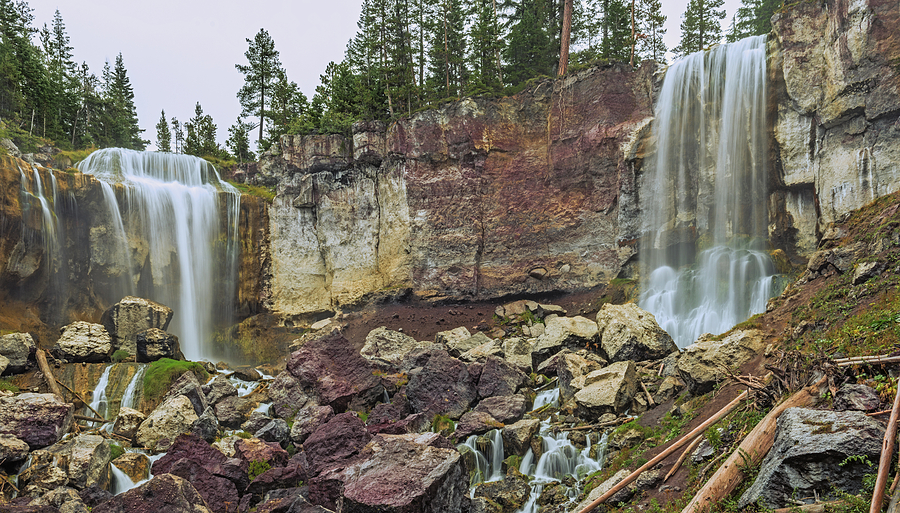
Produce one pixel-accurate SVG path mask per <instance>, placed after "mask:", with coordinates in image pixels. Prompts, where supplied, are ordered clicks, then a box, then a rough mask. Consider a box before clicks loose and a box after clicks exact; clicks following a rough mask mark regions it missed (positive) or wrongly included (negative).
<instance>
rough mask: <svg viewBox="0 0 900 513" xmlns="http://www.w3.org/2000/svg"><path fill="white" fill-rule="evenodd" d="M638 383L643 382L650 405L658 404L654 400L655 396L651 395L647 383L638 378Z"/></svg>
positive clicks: (642, 385) (642, 386)
mask: <svg viewBox="0 0 900 513" xmlns="http://www.w3.org/2000/svg"><path fill="white" fill-rule="evenodd" d="M638 383H640V384H641V388H642V389H644V393H645V394H647V402H648V403H650V406H656V403H655V402H654V401H653V396H652V395H650V391H648V390H647V385H645V384H644V382H643V381H641V380H638Z"/></svg>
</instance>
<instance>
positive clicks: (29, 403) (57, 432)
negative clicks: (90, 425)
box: [0, 392, 75, 450]
mask: <svg viewBox="0 0 900 513" xmlns="http://www.w3.org/2000/svg"><path fill="white" fill-rule="evenodd" d="M74 414H75V406H74V405H72V404H71V403H64V402H62V400H60V399H59V398H58V397H56V396H55V395H53V394H34V393H30V392H29V393H24V394H19V395H16V396H12V397H3V396H0V434H8V435H13V436H15V437H16V438H18V439H20V440H22V441H23V442H25V443H27V444H28V446H29V447H31V449H32V450H34V449H40V448H42V447H47V446H48V445H53V444H55V443H56V442H58V441H59V440H60V439H62V437H63V435H65V434H66V433H68V432H69V428H70V427H72V421H73V415H74Z"/></svg>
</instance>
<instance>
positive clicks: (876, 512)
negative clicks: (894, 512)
mask: <svg viewBox="0 0 900 513" xmlns="http://www.w3.org/2000/svg"><path fill="white" fill-rule="evenodd" d="M898 416H900V382H898V387H897V392H896V393H895V394H894V408H893V411H892V412H891V418H890V420H888V425H887V429H886V430H885V431H884V440H883V441H882V443H881V460H880V461H879V462H878V477H877V478H876V479H875V491H874V492H873V493H872V506H871V507H870V508H869V513H880V512H881V505H882V504H884V488H885V486H887V480H888V475H889V474H890V472H891V458H893V456H894V439H895V438H896V436H897V417H898Z"/></svg>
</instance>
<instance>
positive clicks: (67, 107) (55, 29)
mask: <svg viewBox="0 0 900 513" xmlns="http://www.w3.org/2000/svg"><path fill="white" fill-rule="evenodd" d="M41 43H42V46H43V48H44V57H45V59H46V62H47V78H48V91H47V101H48V103H47V104H46V105H44V108H43V109H41V110H42V111H43V114H44V120H43V124H44V134H45V135H46V136H49V137H52V138H54V139H57V140H58V141H60V142H63V141H64V142H68V141H67V140H68V137H67V135H69V134H71V129H72V126H73V125H74V117H75V116H76V115H77V106H78V98H77V90H78V78H77V71H76V66H75V63H74V62H73V61H72V50H73V48H72V46H70V43H69V36H68V34H66V26H65V23H63V19H62V15H61V14H60V13H59V10H58V9H57V10H56V12H55V13H54V15H53V24H52V29H50V28H48V27H47V25H46V24H45V25H44V28H43V29H42V30H41ZM58 144H59V143H58Z"/></svg>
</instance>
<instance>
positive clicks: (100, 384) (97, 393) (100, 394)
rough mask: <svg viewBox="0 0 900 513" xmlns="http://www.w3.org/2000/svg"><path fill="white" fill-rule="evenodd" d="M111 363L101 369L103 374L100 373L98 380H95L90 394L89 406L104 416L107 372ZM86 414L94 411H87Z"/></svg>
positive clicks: (106, 407)
mask: <svg viewBox="0 0 900 513" xmlns="http://www.w3.org/2000/svg"><path fill="white" fill-rule="evenodd" d="M112 368H113V365H107V366H106V368H105V369H103V374H101V375H100V380H99V381H97V386H95V387H94V393H93V394H92V396H91V408H93V409H94V410H96V411H97V413H99V414H100V415H102V416H104V418H105V417H106V413H107V409H108V404H107V400H106V387H107V386H108V385H109V373H110V371H111V370H112ZM88 415H91V416H93V415H94V412H93V411H89V412H88Z"/></svg>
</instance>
